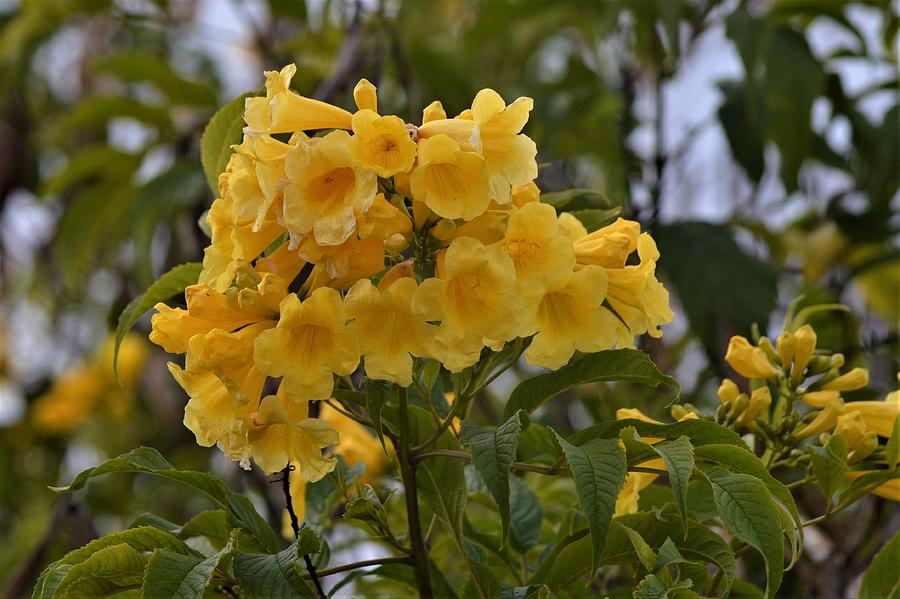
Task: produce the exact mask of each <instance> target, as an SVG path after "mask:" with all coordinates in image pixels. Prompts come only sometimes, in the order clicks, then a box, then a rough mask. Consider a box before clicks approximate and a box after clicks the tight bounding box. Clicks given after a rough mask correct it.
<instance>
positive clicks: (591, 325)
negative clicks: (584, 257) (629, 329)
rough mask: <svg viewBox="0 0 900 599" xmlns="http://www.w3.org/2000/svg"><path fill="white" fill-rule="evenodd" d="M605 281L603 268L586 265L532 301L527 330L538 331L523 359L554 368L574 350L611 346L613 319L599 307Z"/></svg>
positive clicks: (533, 364) (587, 350) (583, 350)
mask: <svg viewBox="0 0 900 599" xmlns="http://www.w3.org/2000/svg"><path fill="white" fill-rule="evenodd" d="M606 285H607V275H606V271H605V270H603V269H602V268H600V267H599V266H586V267H584V268H582V269H581V270H579V271H577V272H573V273H571V274H570V275H569V277H568V278H567V279H564V280H563V281H562V282H558V283H556V284H555V285H553V286H551V287H550V288H548V289H547V291H546V292H545V293H543V294H541V295H540V296H539V297H538V298H537V301H535V302H532V303H531V304H530V306H529V307H528V309H527V311H526V322H527V325H526V330H527V331H528V332H531V331H534V330H536V331H537V334H536V335H535V336H534V339H532V341H531V345H530V346H529V347H528V349H526V350H525V361H526V362H528V363H529V364H531V365H532V366H543V367H545V368H550V369H552V370H556V369H557V368H559V367H560V366H563V365H564V364H565V363H566V362H568V361H569V359H570V358H571V357H572V355H573V354H574V353H575V352H576V351H581V352H586V353H589V352H596V351H600V350H603V349H609V348H611V347H612V346H613V344H614V343H615V336H614V332H615V329H616V319H615V317H614V316H613V315H612V314H611V313H610V312H609V310H605V309H603V308H602V307H601V303H602V302H603V298H604V296H605V295H606Z"/></svg>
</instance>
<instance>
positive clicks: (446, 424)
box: [410, 397, 469, 454]
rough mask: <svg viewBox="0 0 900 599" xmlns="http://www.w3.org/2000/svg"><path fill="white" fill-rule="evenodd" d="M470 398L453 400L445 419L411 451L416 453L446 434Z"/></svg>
mask: <svg viewBox="0 0 900 599" xmlns="http://www.w3.org/2000/svg"><path fill="white" fill-rule="evenodd" d="M468 401H469V400H468V398H463V397H459V398H457V400H456V401H455V402H453V407H452V408H450V413H449V414H447V417H446V418H444V421H443V422H441V424H440V425H439V426H438V427H437V428H436V429H435V431H434V432H433V433H431V434H430V435H429V436H428V438H427V439H425V440H424V441H422V442H421V443H419V444H418V445H416V446H415V447H413V448H411V449H410V452H411V453H413V454H416V453H418V452H420V451H422V450H423V449H425V448H426V447H428V446H429V445H431V444H432V443H434V442H435V441H437V440H438V439H439V438H440V436H441V435H443V434H444V431H446V430H447V429H448V428H450V425H451V424H453V419H454V418H456V417H457V416H458V415H459V412H460V410H461V409H462V408H463V407H465V404H466V403H468Z"/></svg>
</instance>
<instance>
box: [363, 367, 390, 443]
mask: <svg viewBox="0 0 900 599" xmlns="http://www.w3.org/2000/svg"><path fill="white" fill-rule="evenodd" d="M396 389H397V388H396V387H395V386H394V385H389V384H388V383H386V382H385V381H376V380H368V381H366V413H368V414H369V420H371V421H372V428H374V429H375V434H376V435H377V436H378V440H379V441H381V447H382V448H384V449H385V451H387V448H386V447H385V445H384V431H383V430H382V427H381V410H382V408H383V407H384V405H385V404H386V403H387V401H388V398H389V396H391V395H393V394H395V393H396V392H397V390H396Z"/></svg>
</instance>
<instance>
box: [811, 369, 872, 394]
mask: <svg viewBox="0 0 900 599" xmlns="http://www.w3.org/2000/svg"><path fill="white" fill-rule="evenodd" d="M868 384H869V371H868V370H866V369H865V368H854V369H853V370H851V371H850V372H847V373H845V374H842V375H841V376H839V377H837V378H836V379H834V380H832V381H829V382H827V383H825V384H824V385H822V389H823V390H826V391H827V390H834V391H855V390H856V389H862V388H863V387H865V386H866V385H868Z"/></svg>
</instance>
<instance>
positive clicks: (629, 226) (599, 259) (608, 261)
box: [570, 215, 641, 268]
mask: <svg viewBox="0 0 900 599" xmlns="http://www.w3.org/2000/svg"><path fill="white" fill-rule="evenodd" d="M570 216H571V215H570ZM572 218H575V217H574V216H573V217H572ZM575 220H578V219H575ZM640 235H641V225H640V223H638V222H635V221H631V220H625V219H624V218H619V219H616V222H614V223H613V224H611V225H608V226H606V227H603V228H602V229H598V230H596V231H594V232H593V233H590V234H586V235H584V236H583V237H581V238H579V239H578V240H577V241H575V258H576V260H577V261H578V264H580V265H587V264H596V265H599V266H602V267H604V268H622V267H623V266H625V262H626V260H628V256H629V255H630V254H631V253H632V252H634V251H635V250H636V249H637V246H638V238H639V237H640Z"/></svg>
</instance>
